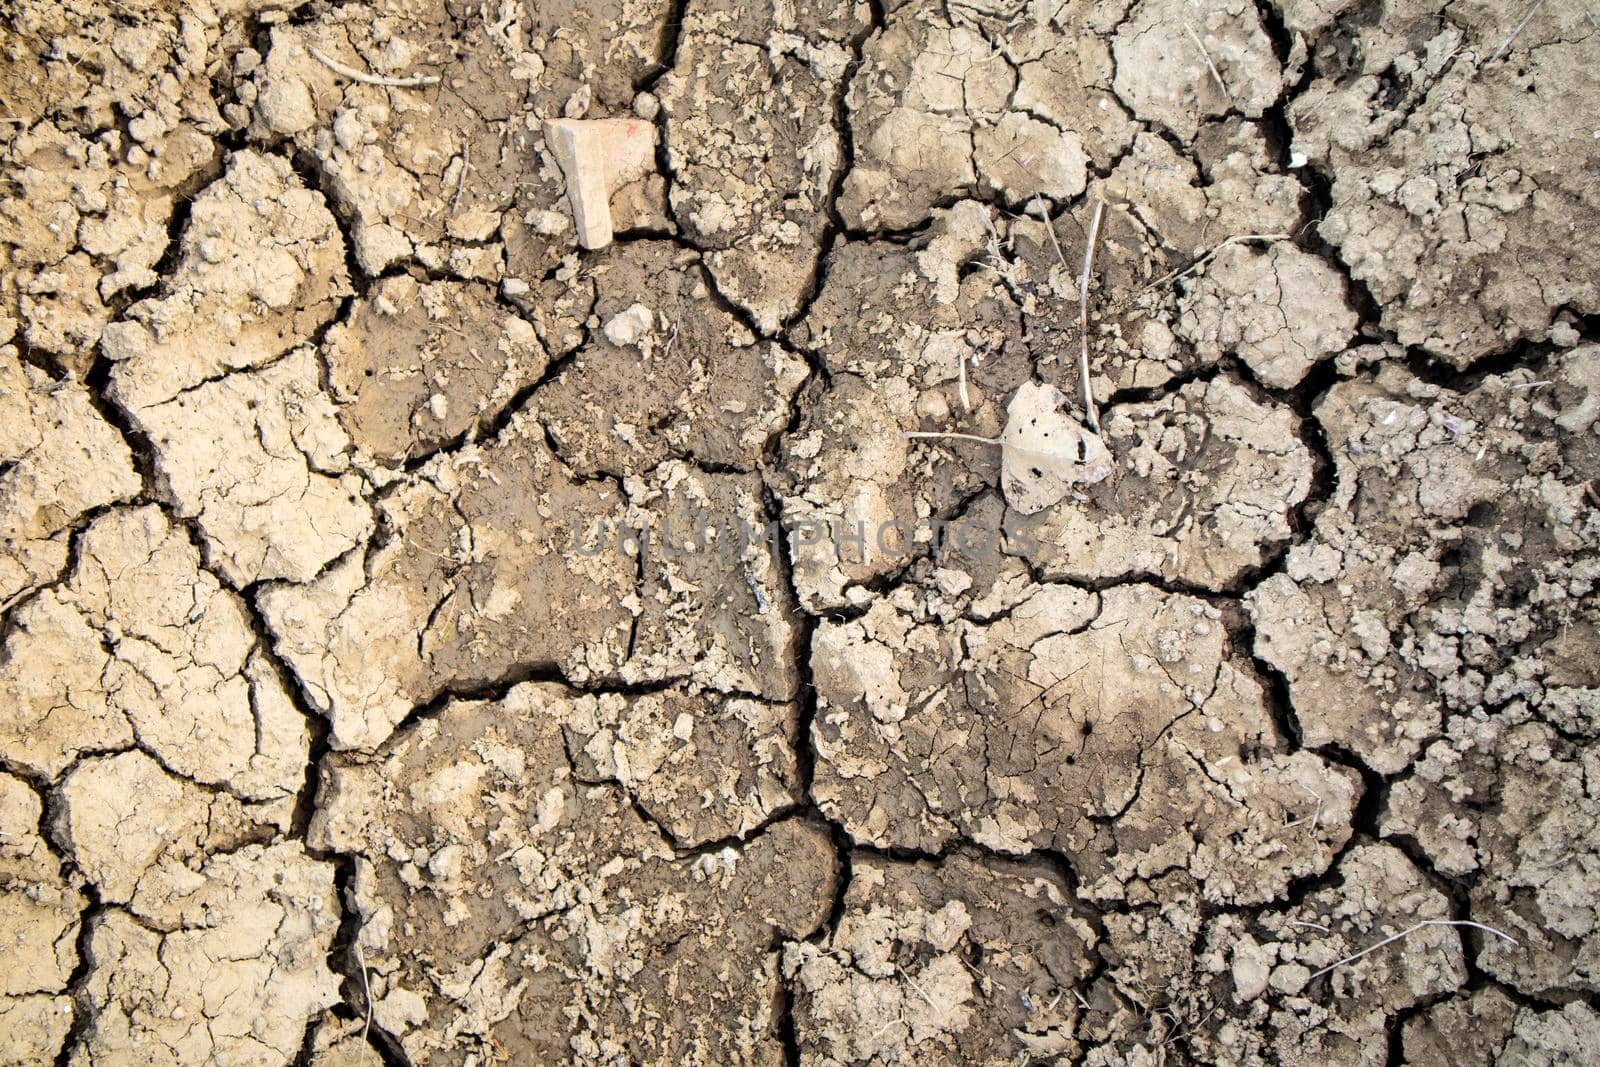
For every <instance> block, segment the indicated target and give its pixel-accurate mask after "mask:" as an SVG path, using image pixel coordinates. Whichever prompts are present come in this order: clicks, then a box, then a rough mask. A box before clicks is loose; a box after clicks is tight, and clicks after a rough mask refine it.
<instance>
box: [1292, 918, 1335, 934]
mask: <svg viewBox="0 0 1600 1067" xmlns="http://www.w3.org/2000/svg"><path fill="white" fill-rule="evenodd" d="M1289 925H1290V926H1304V927H1307V928H1309V929H1312V930H1321V931H1322V932H1323V933H1325V934H1326V933H1331V932H1332V931H1330V930H1329V929H1328V928H1327V927H1326V926H1323V925H1322V924H1321V923H1308V922H1306V921H1305V920H1303V919H1290V920H1289Z"/></svg>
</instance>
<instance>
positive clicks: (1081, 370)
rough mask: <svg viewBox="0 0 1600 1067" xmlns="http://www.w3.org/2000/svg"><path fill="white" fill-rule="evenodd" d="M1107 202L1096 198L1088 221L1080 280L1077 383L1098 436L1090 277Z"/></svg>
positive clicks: (1091, 428) (1090, 427)
mask: <svg viewBox="0 0 1600 1067" xmlns="http://www.w3.org/2000/svg"><path fill="white" fill-rule="evenodd" d="M1105 213H1106V202H1105V200H1103V199H1101V198H1100V197H1098V196H1096V197H1095V199H1094V214H1093V215H1092V216H1090V218H1089V242H1088V244H1087V245H1086V246H1085V247H1084V250H1083V275H1082V277H1080V278H1079V280H1078V379H1079V380H1080V381H1081V382H1082V383H1083V411H1084V414H1085V415H1087V416H1088V420H1087V421H1088V425H1089V430H1090V431H1091V432H1092V433H1094V434H1096V435H1099V433H1100V416H1099V415H1097V414H1095V410H1094V388H1093V387H1092V386H1091V385H1090V384H1089V273H1090V272H1091V271H1092V270H1094V246H1095V243H1096V242H1097V241H1098V240H1099V239H1100V217H1101V216H1102V215H1104V214H1105Z"/></svg>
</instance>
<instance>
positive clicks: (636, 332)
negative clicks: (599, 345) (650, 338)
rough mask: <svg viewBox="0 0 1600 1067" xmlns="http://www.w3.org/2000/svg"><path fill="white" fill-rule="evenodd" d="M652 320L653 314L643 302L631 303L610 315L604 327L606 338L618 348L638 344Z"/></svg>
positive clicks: (648, 329) (646, 332)
mask: <svg viewBox="0 0 1600 1067" xmlns="http://www.w3.org/2000/svg"><path fill="white" fill-rule="evenodd" d="M654 322H655V315H654V314H653V313H652V312H651V311H650V309H649V308H647V307H645V306H644V305H643V304H632V305H630V306H629V307H628V308H627V310H625V311H619V312H618V313H617V314H615V315H613V316H611V319H610V321H608V322H607V323H606V327H605V333H606V340H608V341H610V342H611V343H612V344H614V345H616V346H617V347H618V348H624V347H626V346H628V345H632V344H638V342H639V340H640V338H642V337H644V336H645V335H646V334H648V333H649V332H650V327H651V325H652V324H653V323H654Z"/></svg>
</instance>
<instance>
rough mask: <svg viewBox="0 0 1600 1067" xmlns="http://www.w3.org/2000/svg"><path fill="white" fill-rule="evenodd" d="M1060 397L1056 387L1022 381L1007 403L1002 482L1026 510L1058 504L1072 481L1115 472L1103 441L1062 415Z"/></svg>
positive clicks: (1011, 500)
mask: <svg viewBox="0 0 1600 1067" xmlns="http://www.w3.org/2000/svg"><path fill="white" fill-rule="evenodd" d="M1061 401H1062V396H1061V390H1059V389H1057V388H1056V387H1055V386H1053V385H1041V384H1039V383H1038V382H1024V383H1023V384H1022V385H1021V386H1020V387H1019V388H1018V389H1017V392H1016V395H1015V396H1013V397H1012V398H1011V404H1010V406H1009V407H1007V408H1006V428H1005V431H1004V432H1003V433H1001V435H1000V485H1001V488H1002V489H1004V491H1005V494H1006V503H1007V504H1009V505H1011V507H1012V508H1013V509H1015V510H1016V511H1019V512H1021V513H1022V514H1024V515H1034V514H1037V513H1039V512H1041V511H1043V510H1044V509H1045V508H1048V507H1050V506H1051V505H1053V504H1055V503H1057V502H1058V501H1060V500H1061V498H1062V497H1064V496H1066V495H1067V493H1068V492H1070V491H1071V488H1072V486H1074V485H1092V484H1093V483H1095V482H1100V481H1104V480H1105V479H1106V478H1107V477H1108V476H1109V475H1110V474H1111V469H1112V460H1111V453H1110V451H1109V450H1107V448H1106V446H1105V442H1104V441H1102V440H1101V439H1100V437H1099V435H1098V434H1093V433H1090V432H1089V431H1088V430H1086V429H1084V428H1083V426H1081V425H1080V424H1079V423H1078V422H1077V421H1076V420H1074V419H1072V418H1070V417H1068V416H1067V415H1065V414H1063V413H1062V411H1061Z"/></svg>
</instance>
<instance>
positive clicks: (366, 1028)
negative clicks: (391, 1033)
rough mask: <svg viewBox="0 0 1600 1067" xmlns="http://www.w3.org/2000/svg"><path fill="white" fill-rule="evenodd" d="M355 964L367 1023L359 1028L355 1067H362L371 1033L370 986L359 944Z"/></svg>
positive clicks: (359, 943)
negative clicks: (358, 1047) (364, 999)
mask: <svg viewBox="0 0 1600 1067" xmlns="http://www.w3.org/2000/svg"><path fill="white" fill-rule="evenodd" d="M356 963H358V964H360V966H361V988H362V990H363V992H364V993H365V994H366V998H367V1021H366V1023H365V1024H364V1025H363V1026H362V1027H361V1051H360V1052H359V1053H357V1055H356V1067H364V1065H365V1064H366V1062H367V1035H368V1034H370V1033H372V986H371V985H370V984H369V983H368V982H367V957H366V956H365V955H364V954H363V953H362V951H361V942H359V941H357V942H356Z"/></svg>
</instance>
